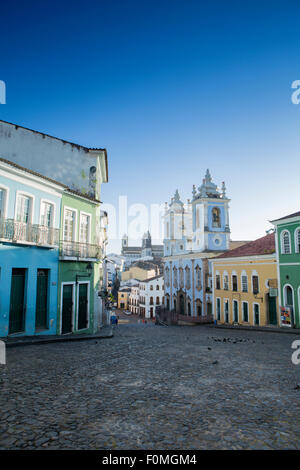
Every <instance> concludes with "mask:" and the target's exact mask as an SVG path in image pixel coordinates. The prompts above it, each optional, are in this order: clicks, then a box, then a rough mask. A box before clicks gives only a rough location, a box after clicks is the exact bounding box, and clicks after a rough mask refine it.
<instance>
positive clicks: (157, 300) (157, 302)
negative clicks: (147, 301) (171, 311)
mask: <svg viewBox="0 0 300 470" xmlns="http://www.w3.org/2000/svg"><path fill="white" fill-rule="evenodd" d="M156 305H159V297H156Z"/></svg>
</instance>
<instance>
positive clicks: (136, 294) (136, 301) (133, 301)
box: [129, 284, 140, 315]
mask: <svg viewBox="0 0 300 470" xmlns="http://www.w3.org/2000/svg"><path fill="white" fill-rule="evenodd" d="M129 310H130V311H131V313H133V314H135V315H139V313H140V286H139V284H135V285H134V286H132V287H131V292H130V295H129Z"/></svg>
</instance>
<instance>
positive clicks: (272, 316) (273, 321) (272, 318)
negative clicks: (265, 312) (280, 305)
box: [268, 295, 277, 325]
mask: <svg viewBox="0 0 300 470" xmlns="http://www.w3.org/2000/svg"><path fill="white" fill-rule="evenodd" d="M268 301H269V322H270V325H277V310H276V297H270V295H268Z"/></svg>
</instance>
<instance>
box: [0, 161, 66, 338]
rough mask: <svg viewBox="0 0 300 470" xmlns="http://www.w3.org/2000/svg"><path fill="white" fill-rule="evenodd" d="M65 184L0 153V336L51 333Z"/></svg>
mask: <svg viewBox="0 0 300 470" xmlns="http://www.w3.org/2000/svg"><path fill="white" fill-rule="evenodd" d="M65 188H66V186H64V185H62V184H60V183H57V182H56V181H53V180H51V179H50V178H47V177H44V176H42V175H40V174H38V173H36V172H34V171H31V170H28V169H26V168H23V167H22V166H19V165H17V164H15V163H12V162H10V161H7V160H5V159H3V158H0V276H1V281H0V336H1V337H5V336H8V335H35V334H47V335H49V334H56V322H57V285H58V257H59V253H58V248H59V224H60V211H61V198H62V193H63V191H64V189H65Z"/></svg>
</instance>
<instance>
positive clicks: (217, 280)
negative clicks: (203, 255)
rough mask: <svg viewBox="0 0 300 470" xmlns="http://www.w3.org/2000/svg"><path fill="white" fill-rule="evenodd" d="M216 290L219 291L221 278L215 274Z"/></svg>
mask: <svg viewBox="0 0 300 470" xmlns="http://www.w3.org/2000/svg"><path fill="white" fill-rule="evenodd" d="M216 289H221V278H220V274H216Z"/></svg>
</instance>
